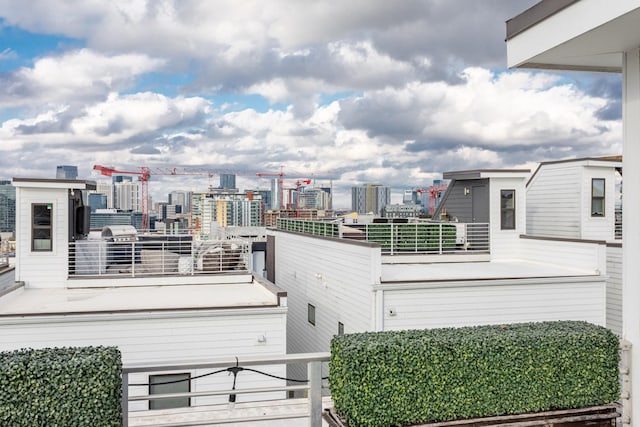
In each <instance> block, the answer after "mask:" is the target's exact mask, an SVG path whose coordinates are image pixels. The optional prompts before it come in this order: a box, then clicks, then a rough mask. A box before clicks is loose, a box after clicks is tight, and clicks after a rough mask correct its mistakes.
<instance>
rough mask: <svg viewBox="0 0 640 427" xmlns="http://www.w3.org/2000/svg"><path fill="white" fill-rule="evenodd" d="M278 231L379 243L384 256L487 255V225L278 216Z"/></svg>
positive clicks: (488, 244) (488, 245) (488, 248)
mask: <svg viewBox="0 0 640 427" xmlns="http://www.w3.org/2000/svg"><path fill="white" fill-rule="evenodd" d="M276 227H277V228H278V229H280V230H285V231H294V232H300V233H307V234H312V235H315V236H324V237H335V238H341V239H353V240H363V241H368V242H373V243H377V244H379V245H380V248H381V250H382V254H383V255H407V254H430V255H448V254H461V253H465V254H473V253H475V254H488V253H489V252H490V243H489V242H490V240H489V224H486V223H474V224H467V223H459V222H435V221H420V222H414V223H371V224H342V223H336V222H323V221H305V220H297V219H279V220H278V222H277V225H276Z"/></svg>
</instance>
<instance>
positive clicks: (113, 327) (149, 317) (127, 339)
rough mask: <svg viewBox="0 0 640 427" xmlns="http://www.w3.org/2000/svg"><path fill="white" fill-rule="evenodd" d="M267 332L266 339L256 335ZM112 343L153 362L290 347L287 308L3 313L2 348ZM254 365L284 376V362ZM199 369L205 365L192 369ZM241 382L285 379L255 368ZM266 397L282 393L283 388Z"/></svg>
mask: <svg viewBox="0 0 640 427" xmlns="http://www.w3.org/2000/svg"><path fill="white" fill-rule="evenodd" d="M262 335H264V336H265V338H266V341H265V343H259V342H258V337H259V336H262ZM88 345H108V346H117V347H119V348H120V350H121V351H122V358H123V363H125V364H126V363H138V362H144V363H153V362H172V361H176V362H177V361H184V360H194V359H195V360H207V359H215V358H223V357H224V358H229V357H233V356H238V357H241V356H248V355H251V356H254V355H274V354H281V355H284V354H285V353H286V309H282V308H277V309H273V312H272V313H269V312H266V311H265V310H264V309H261V310H250V309H247V310H234V311H233V312H232V311H229V312H221V311H217V312H211V311H210V312H200V313H162V314H161V313H146V314H129V315H127V314H114V315H102V316H50V317H46V318H42V317H34V318H21V319H7V318H5V319H0V351H4V350H14V349H20V348H25V347H31V348H44V347H62V346H88ZM256 369H259V370H262V371H266V372H269V373H272V374H274V375H279V376H284V375H285V374H286V368H285V366H282V365H274V366H266V367H257V368H256ZM191 372H192V375H198V374H200V373H202V371H191ZM231 381H232V377H231V376H229V375H228V374H226V373H222V374H217V375H215V376H211V377H206V378H204V379H203V380H198V381H197V382H196V383H195V386H194V387H192V391H199V390H204V389H211V388H217V389H228V388H231V385H232V383H231ZM129 382H130V383H132V384H134V383H146V382H148V377H147V375H146V374H135V375H132V376H131V378H130V380H129ZM237 385H238V387H242V388H248V387H264V386H267V385H271V386H273V385H282V381H278V380H274V379H269V378H268V377H265V376H260V375H258V374H254V373H251V372H241V373H240V374H238V383H237ZM147 392H148V389H147V388H146V387H132V388H130V394H131V395H132V396H133V395H138V396H139V395H143V394H147ZM258 397H262V398H267V397H269V398H284V397H285V396H284V392H283V393H277V394H275V395H274V394H273V393H272V394H271V395H270V396H268V395H265V396H258ZM255 398H256V396H255V395H249V396H247V395H242V394H239V395H238V398H237V401H238V402H242V401H246V400H254V399H255ZM225 402H227V396H219V397H210V398H198V399H196V401H195V402H192V404H198V405H199V404H205V403H207V404H209V403H225ZM147 407H148V405H147V403H146V402H144V401H143V402H139V403H132V404H130V408H131V409H132V410H141V409H146V408H147Z"/></svg>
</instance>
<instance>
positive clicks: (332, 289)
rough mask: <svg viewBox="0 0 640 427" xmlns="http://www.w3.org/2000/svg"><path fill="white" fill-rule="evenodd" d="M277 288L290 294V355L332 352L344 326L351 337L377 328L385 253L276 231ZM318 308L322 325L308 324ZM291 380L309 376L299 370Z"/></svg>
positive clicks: (334, 240)
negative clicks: (377, 290) (377, 291)
mask: <svg viewBox="0 0 640 427" xmlns="http://www.w3.org/2000/svg"><path fill="white" fill-rule="evenodd" d="M273 234H274V235H275V272H276V280H275V283H276V285H277V286H278V287H280V288H282V289H284V290H285V291H287V301H288V309H289V312H288V327H287V334H288V336H287V342H288V347H287V352H288V353H306V352H316V351H329V343H330V341H331V338H332V337H333V336H334V335H336V334H337V333H338V322H342V323H343V324H344V331H345V333H349V332H362V331H369V330H372V329H373V327H374V317H373V316H374V313H373V310H374V304H373V295H374V294H373V285H374V284H378V283H380V276H381V265H382V262H381V255H380V248H374V247H370V246H366V245H359V244H354V243H349V242H345V241H340V240H337V239H320V238H315V237H312V236H309V235H303V234H293V233H284V232H278V231H273ZM307 304H312V305H314V306H315V312H316V324H315V326H313V325H311V324H310V323H309V322H308V321H307ZM290 374H291V375H295V376H296V377H298V376H301V375H305V373H304V372H303V371H301V370H299V369H295V368H293V369H292V370H291V371H290Z"/></svg>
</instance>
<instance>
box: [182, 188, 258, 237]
mask: <svg viewBox="0 0 640 427" xmlns="http://www.w3.org/2000/svg"><path fill="white" fill-rule="evenodd" d="M191 208H192V210H191V218H192V224H191V227H192V228H193V229H194V230H197V231H198V233H199V234H200V235H201V236H208V235H209V234H210V232H211V226H212V223H214V222H216V223H217V224H218V226H220V227H228V226H259V225H262V222H263V221H262V200H261V199H260V196H259V195H258V194H256V193H252V195H251V198H250V197H248V196H247V195H246V194H217V193H193V195H192V197H191Z"/></svg>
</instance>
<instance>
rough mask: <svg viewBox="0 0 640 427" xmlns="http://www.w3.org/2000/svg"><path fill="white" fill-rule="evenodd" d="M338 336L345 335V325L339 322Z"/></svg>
mask: <svg viewBox="0 0 640 427" xmlns="http://www.w3.org/2000/svg"><path fill="white" fill-rule="evenodd" d="M338 335H344V323H342V322H338Z"/></svg>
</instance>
